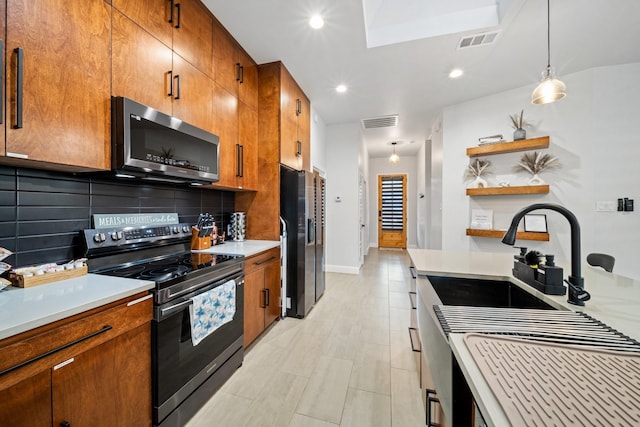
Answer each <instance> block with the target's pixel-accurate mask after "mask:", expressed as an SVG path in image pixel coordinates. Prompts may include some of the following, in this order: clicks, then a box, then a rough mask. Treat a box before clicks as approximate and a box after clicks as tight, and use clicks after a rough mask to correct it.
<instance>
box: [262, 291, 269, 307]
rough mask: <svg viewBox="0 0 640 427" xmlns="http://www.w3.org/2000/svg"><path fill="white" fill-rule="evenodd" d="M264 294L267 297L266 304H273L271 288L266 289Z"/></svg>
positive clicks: (267, 305)
mask: <svg viewBox="0 0 640 427" xmlns="http://www.w3.org/2000/svg"><path fill="white" fill-rule="evenodd" d="M264 295H265V297H266V300H265V303H264V306H265V307H269V306H270V305H271V292H270V291H269V289H265V290H264Z"/></svg>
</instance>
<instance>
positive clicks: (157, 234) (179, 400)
mask: <svg viewBox="0 0 640 427" xmlns="http://www.w3.org/2000/svg"><path fill="white" fill-rule="evenodd" d="M190 237H191V227H190V225H189V224H179V225H172V226H160V227H156V226H137V227H125V228H113V229H101V230H94V229H90V230H84V240H85V243H86V245H87V257H88V258H89V260H88V261H87V264H88V265H89V271H90V272H92V273H98V274H105V275H112V276H118V277H128V278H136V279H146V280H151V281H154V282H156V286H155V289H153V291H152V292H153V293H154V317H153V322H152V328H151V331H152V339H151V342H152V352H151V355H150V357H151V359H152V369H153V373H152V374H153V375H152V379H153V387H152V389H153V414H152V415H153V424H154V426H162V427H173V426H176V427H177V426H182V425H184V424H185V423H186V421H187V420H188V419H190V418H191V417H192V416H193V415H194V414H195V413H196V412H197V411H198V410H199V409H200V407H201V406H202V405H203V404H204V403H205V402H206V401H207V400H208V399H210V398H211V396H212V395H213V394H214V393H215V391H216V390H217V389H218V388H220V386H221V385H222V384H223V383H224V382H225V381H226V380H227V379H228V378H229V377H230V376H231V375H232V374H233V372H234V371H235V370H236V369H237V368H238V367H239V366H240V365H241V364H242V360H243V356H244V351H243V328H244V321H243V314H244V313H243V306H244V258H243V257H234V256H226V255H210V254H204V253H191V251H190V249H189V239H190ZM223 287H224V290H225V298H229V301H230V304H229V306H230V307H229V311H230V313H226V316H227V318H226V319H225V322H226V323H224V324H222V325H221V326H219V327H217V328H216V329H215V330H213V331H212V332H210V334H209V335H206V336H205V337H204V338H202V337H197V338H198V340H195V339H194V337H193V336H192V330H193V329H192V320H193V319H192V316H193V312H194V308H193V306H194V301H198V298H199V297H202V296H203V295H210V294H213V293H215V292H216V291H219V290H222V289H223ZM229 317H231V320H228V319H229ZM211 329H213V328H211ZM200 339H201V340H200Z"/></svg>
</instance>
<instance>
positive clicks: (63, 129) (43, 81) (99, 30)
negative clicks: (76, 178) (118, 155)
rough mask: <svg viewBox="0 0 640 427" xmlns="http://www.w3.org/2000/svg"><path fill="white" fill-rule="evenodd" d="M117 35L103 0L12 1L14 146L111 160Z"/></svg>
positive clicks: (10, 140)
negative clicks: (113, 57)
mask: <svg viewBox="0 0 640 427" xmlns="http://www.w3.org/2000/svg"><path fill="white" fill-rule="evenodd" d="M110 36H111V6H110V5H109V4H106V3H105V2H103V1H102V0H85V1H78V2H75V1H72V2H70V1H66V0H32V1H28V2H26V1H10V2H8V5H7V40H6V42H7V43H6V51H7V53H8V55H7V57H8V58H7V64H6V68H7V81H6V90H7V101H8V102H7V110H8V111H7V122H8V123H9V124H8V125H7V126H6V151H7V152H8V153H15V154H16V155H17V156H20V157H24V156H28V158H29V159H32V160H38V161H43V162H50V163H58V164H64V165H73V166H79V167H83V168H90V169H109V168H110V167H111V155H110V147H111V137H110V127H111V112H110V106H111V103H110V94H111V91H110V87H109V77H110V74H111V70H110ZM18 76H20V78H22V90H19V89H18V84H17V83H18V82H17V81H18V80H19V77H18ZM19 101H21V102H19ZM20 104H21V105H20Z"/></svg>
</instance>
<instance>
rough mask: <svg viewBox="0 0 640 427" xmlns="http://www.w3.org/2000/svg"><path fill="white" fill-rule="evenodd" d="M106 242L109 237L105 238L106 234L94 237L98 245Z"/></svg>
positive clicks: (98, 234)
mask: <svg viewBox="0 0 640 427" xmlns="http://www.w3.org/2000/svg"><path fill="white" fill-rule="evenodd" d="M105 240H107V236H105V235H104V233H97V234H96V235H95V236H93V241H94V242H96V243H102V242H104V241H105Z"/></svg>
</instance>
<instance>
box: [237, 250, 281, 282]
mask: <svg viewBox="0 0 640 427" xmlns="http://www.w3.org/2000/svg"><path fill="white" fill-rule="evenodd" d="M276 259H280V248H279V247H276V248H273V249H269V250H266V251H264V252H260V253H259V254H257V255H254V256H251V257H248V258H247V259H245V261H244V273H245V275H246V274H250V273H252V272H253V271H256V270H258V269H260V268H264V267H265V266H266V265H267V264H269V263H270V262H272V261H273V260H276Z"/></svg>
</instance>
